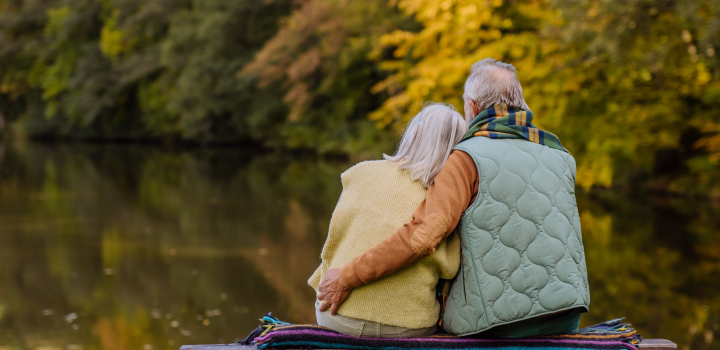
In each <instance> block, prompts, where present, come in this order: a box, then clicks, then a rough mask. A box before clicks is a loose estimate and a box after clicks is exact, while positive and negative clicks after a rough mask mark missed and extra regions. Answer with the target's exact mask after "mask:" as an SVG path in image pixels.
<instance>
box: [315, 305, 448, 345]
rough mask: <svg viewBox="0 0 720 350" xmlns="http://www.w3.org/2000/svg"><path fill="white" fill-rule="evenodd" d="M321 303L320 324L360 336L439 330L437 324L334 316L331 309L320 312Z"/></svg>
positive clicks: (416, 334)
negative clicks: (399, 323)
mask: <svg viewBox="0 0 720 350" xmlns="http://www.w3.org/2000/svg"><path fill="white" fill-rule="evenodd" d="M320 305H321V303H320V301H316V302H315V317H317V323H318V324H319V325H321V326H323V327H326V328H330V329H332V330H334V331H336V332H340V333H343V334H347V335H352V336H355V337H359V338H418V337H425V336H428V335H431V334H434V333H435V331H437V326H432V327H428V328H421V329H410V328H403V327H397V326H389V325H386V324H382V323H375V322H370V321H365V320H360V319H357V318H351V317H345V316H340V315H335V316H333V315H331V314H330V309H328V310H326V311H325V312H320Z"/></svg>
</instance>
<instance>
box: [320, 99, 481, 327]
mask: <svg viewBox="0 0 720 350" xmlns="http://www.w3.org/2000/svg"><path fill="white" fill-rule="evenodd" d="M466 131H467V124H466V123H465V121H464V119H463V117H462V116H461V115H460V114H459V113H458V112H456V111H455V110H454V109H453V108H452V107H450V106H447V105H443V104H431V105H427V106H426V107H425V108H423V110H422V111H420V113H418V115H416V116H415V117H414V118H413V119H412V120H411V121H410V123H409V124H408V126H407V129H406V130H405V133H404V134H403V137H402V140H401V141H400V145H399V147H398V150H397V152H396V154H395V155H394V156H388V155H383V156H384V158H385V160H377V161H367V162H362V163H359V164H357V165H355V166H353V167H352V168H350V169H348V170H347V171H345V172H344V173H342V175H341V176H340V178H341V180H342V184H343V192H342V195H341V196H340V200H339V201H338V204H337V206H336V207H335V211H334V212H333V215H332V219H331V221H330V228H329V232H328V237H327V241H326V242H325V246H324V247H323V251H322V255H321V258H322V263H321V264H320V267H318V269H317V270H316V271H315V273H314V274H313V275H312V277H310V280H309V281H308V284H310V286H311V287H313V288H314V289H315V291H316V292H317V290H318V285H319V283H320V281H322V280H323V277H324V276H325V273H326V272H327V271H328V270H329V269H331V268H336V267H341V266H342V265H344V264H345V263H347V262H349V261H351V260H352V259H353V258H354V257H356V256H358V255H360V254H362V253H363V252H365V251H367V250H369V249H370V248H372V247H374V246H375V245H376V244H378V243H380V242H381V241H382V240H383V239H385V238H387V237H389V236H390V235H392V234H393V233H394V232H395V230H397V228H398V227H402V226H403V224H404V223H406V222H407V221H409V220H410V219H411V217H412V213H413V211H414V210H415V208H417V206H418V205H420V203H421V202H422V201H423V200H424V199H425V194H426V192H427V187H428V186H430V185H431V184H432V183H433V181H434V179H435V176H436V175H437V174H438V173H439V172H440V169H441V168H442V166H443V164H445V161H446V160H447V158H448V156H449V155H450V152H451V151H452V148H453V146H455V144H457V143H458V142H459V141H460V139H461V138H462V136H463V135H464V134H465V132H466ZM459 263H460V240H459V238H458V237H457V234H456V233H453V234H451V235H450V236H448V237H447V238H446V239H445V240H443V241H442V242H441V243H440V245H439V246H438V247H437V249H436V251H435V253H434V254H433V255H432V256H429V257H426V258H424V259H422V260H419V261H417V262H415V263H414V264H412V265H410V266H408V267H406V268H404V269H402V270H400V271H398V272H396V273H394V274H391V275H389V276H385V277H384V278H381V279H378V280H376V281H374V282H372V283H369V284H367V285H364V286H362V287H359V288H356V289H353V292H352V293H351V294H350V296H349V297H348V299H347V300H346V301H345V302H344V303H343V304H342V305H341V306H340V308H339V309H338V312H337V315H335V316H333V315H331V314H330V311H325V312H321V311H320V309H319V308H320V304H319V302H317V303H316V304H315V309H316V316H317V323H318V324H319V325H321V326H324V327H327V328H330V329H333V330H335V331H338V332H340V333H344V334H348V335H353V336H357V337H384V338H410V337H420V336H425V335H430V334H433V333H435V330H436V324H437V321H438V316H439V310H440V304H439V303H438V302H437V300H436V298H435V287H436V285H437V283H438V280H439V279H440V278H444V279H451V278H453V277H454V276H455V274H456V273H457V271H458V267H459Z"/></svg>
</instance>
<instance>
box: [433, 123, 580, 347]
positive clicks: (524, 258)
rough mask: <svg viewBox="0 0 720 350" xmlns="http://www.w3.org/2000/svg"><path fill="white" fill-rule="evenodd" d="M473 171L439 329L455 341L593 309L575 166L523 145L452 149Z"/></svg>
mask: <svg viewBox="0 0 720 350" xmlns="http://www.w3.org/2000/svg"><path fill="white" fill-rule="evenodd" d="M455 149H456V150H461V151H464V152H466V153H467V154H469V155H470V156H471V157H472V158H473V160H474V161H475V165H476V166H477V168H478V175H479V186H478V194H477V198H476V200H475V202H473V203H472V204H471V205H470V207H468V208H467V210H465V212H464V213H463V215H462V217H461V218H460V223H459V224H458V229H459V231H460V239H461V246H462V256H461V261H460V271H459V272H458V274H457V277H456V280H455V282H454V283H453V285H452V289H451V291H450V295H449V296H448V301H447V305H446V310H445V315H444V321H443V324H442V326H443V328H444V329H445V330H446V331H447V332H450V333H453V334H457V335H469V334H475V333H479V332H482V331H485V330H488V329H490V328H493V327H495V326H499V325H503V324H508V323H513V322H517V321H521V320H526V319H529V318H532V317H537V316H542V315H548V314H551V313H555V312H559V311H563V310H569V309H574V308H584V310H585V311H587V310H588V307H589V305H590V291H589V287H588V278H587V268H586V267H585V252H584V250H583V244H582V235H581V232H580V216H579V214H578V209H577V203H576V202H575V173H576V169H575V160H574V159H573V157H572V156H571V155H570V154H568V153H565V152H562V151H559V150H555V149H552V148H550V147H546V146H543V145H539V144H536V143H534V142H529V141H526V140H520V139H490V138H487V137H473V138H471V139H468V140H466V141H463V142H461V143H460V144H458V145H457V146H456V147H455Z"/></svg>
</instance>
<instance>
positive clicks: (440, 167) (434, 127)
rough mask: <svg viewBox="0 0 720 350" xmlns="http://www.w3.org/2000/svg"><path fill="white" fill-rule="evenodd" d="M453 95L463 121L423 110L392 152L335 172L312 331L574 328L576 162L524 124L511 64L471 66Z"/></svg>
mask: <svg viewBox="0 0 720 350" xmlns="http://www.w3.org/2000/svg"><path fill="white" fill-rule="evenodd" d="M463 99H464V101H465V108H464V109H465V119H464V120H463V117H462V116H461V115H460V114H459V113H458V112H456V111H455V110H454V109H453V108H452V107H449V106H447V105H442V104H431V105H428V106H426V107H425V108H423V110H422V111H420V113H418V115H416V116H415V117H414V118H413V119H412V120H411V121H410V123H409V124H408V125H407V129H406V130H405V133H404V134H403V136H402V141H401V142H400V145H399V147H398V149H397V152H396V153H395V155H394V156H387V155H386V156H385V160H378V161H368V162H362V163H359V164H357V165H355V166H353V167H352V168H350V169H348V170H347V171H345V172H344V173H343V174H342V175H341V179H342V185H343V192H342V195H341V196H340V200H339V201H338V203H337V206H336V207H335V211H334V212H333V215H332V219H331V221H330V227H329V233H328V237H327V241H326V242H325V246H324V248H323V251H322V256H321V258H322V263H321V265H320V267H319V268H318V269H317V271H315V273H314V274H313V275H312V277H310V280H309V281H308V283H309V284H310V286H312V287H313V288H314V289H315V290H316V291H317V299H318V300H317V301H316V303H315V308H316V317H317V323H318V324H319V325H321V326H325V327H327V328H330V329H333V330H335V331H338V332H341V333H344V334H348V335H352V336H357V337H386V338H406V337H422V336H426V335H431V334H433V333H435V332H437V331H438V327H442V329H443V330H445V331H446V332H449V333H452V334H456V335H471V334H479V333H480V335H483V336H489V337H500V338H523V337H533V336H542V335H554V334H566V333H573V332H575V331H576V330H577V328H578V325H579V322H580V314H581V313H583V312H587V311H588V306H589V304H590V294H589V288H588V278H587V270H586V267H585V253H584V251H583V245H582V236H581V232H580V218H579V215H578V209H577V203H576V202H575V191H574V187H575V161H574V159H573V157H572V156H571V155H570V153H568V151H567V150H565V149H564V148H563V147H562V146H561V145H560V141H559V140H558V139H557V137H555V135H553V134H551V133H549V132H547V131H543V130H540V129H538V128H537V127H536V126H535V125H533V124H532V119H533V113H532V112H531V111H530V110H529V108H528V106H527V104H526V103H525V100H524V98H523V92H522V87H521V85H520V81H519V80H518V78H517V76H516V74H515V68H514V67H513V66H511V65H509V64H506V63H502V62H499V61H496V60H493V59H485V60H482V61H480V62H477V63H475V64H474V65H473V66H472V68H471V73H470V76H469V77H468V78H467V81H466V82H465V93H464V95H463ZM445 280H452V285H451V287H450V284H449V283H446V282H445ZM443 286H445V288H444V290H445V292H444V293H442V290H443ZM448 288H449V289H448ZM438 296H440V297H438Z"/></svg>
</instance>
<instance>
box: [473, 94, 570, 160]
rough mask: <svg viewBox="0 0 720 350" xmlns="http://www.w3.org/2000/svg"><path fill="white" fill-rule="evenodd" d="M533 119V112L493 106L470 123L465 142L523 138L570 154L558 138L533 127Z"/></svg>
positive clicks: (503, 105)
mask: <svg viewBox="0 0 720 350" xmlns="http://www.w3.org/2000/svg"><path fill="white" fill-rule="evenodd" d="M533 117H534V115H533V112H532V111H526V110H523V109H519V108H512V107H508V106H507V105H505V104H499V105H493V106H491V107H490V108H488V109H486V110H484V111H482V112H481V113H480V114H478V116H477V117H475V119H474V120H473V121H472V123H470V129H469V130H468V132H467V133H466V134H465V137H463V141H465V140H467V139H469V138H472V137H475V136H485V137H489V138H491V139H520V138H523V139H526V140H528V141H532V142H535V143H539V144H541V145H544V146H548V147H550V148H554V149H558V150H561V151H563V152H567V153H570V152H568V150H566V149H565V148H564V147H563V146H562V145H561V144H560V139H558V138H557V136H555V135H553V134H551V133H549V132H547V131H544V130H540V129H538V128H537V127H536V126H535V125H533V123H532V120H533Z"/></svg>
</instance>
